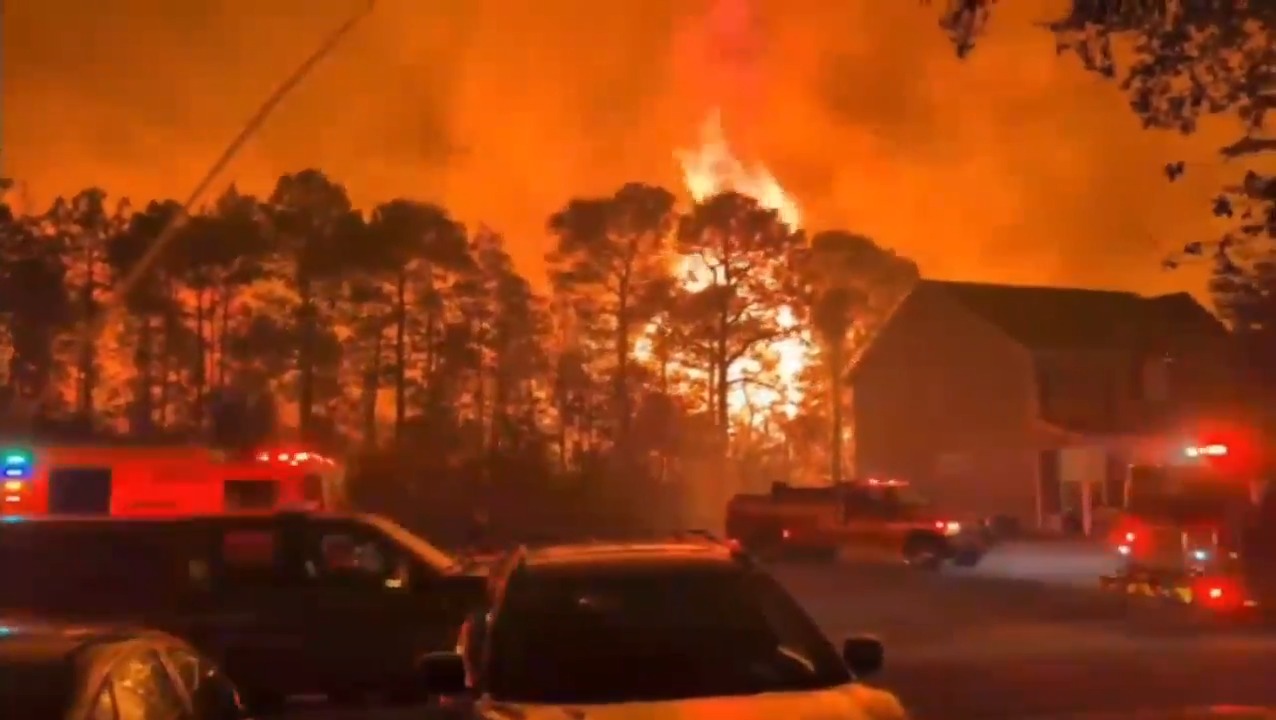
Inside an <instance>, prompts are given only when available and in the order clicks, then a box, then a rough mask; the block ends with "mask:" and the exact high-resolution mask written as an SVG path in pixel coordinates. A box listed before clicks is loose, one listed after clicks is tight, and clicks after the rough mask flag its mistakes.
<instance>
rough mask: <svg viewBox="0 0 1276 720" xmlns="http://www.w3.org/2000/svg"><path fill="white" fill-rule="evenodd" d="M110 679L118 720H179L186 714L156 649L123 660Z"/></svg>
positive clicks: (112, 671)
mask: <svg viewBox="0 0 1276 720" xmlns="http://www.w3.org/2000/svg"><path fill="white" fill-rule="evenodd" d="M110 678H111V683H112V689H113V690H114V692H115V705H116V709H117V711H118V713H119V720H178V719H179V718H182V717H184V716H185V714H186V707H185V704H184V702H183V700H182V695H181V693H180V692H179V691H178V689H177V686H176V685H175V684H174V683H173V678H172V676H170V675H169V674H168V670H167V669H166V668H165V667H164V662H163V660H161V659H160V656H159V653H157V652H155V651H154V650H151V649H148V650H145V651H140V652H137V653H134V654H132V655H130V656H129V657H126V658H124V659H122V660H121V661H120V662H119V663H116V665H115V666H114V667H113V668H111V674H110Z"/></svg>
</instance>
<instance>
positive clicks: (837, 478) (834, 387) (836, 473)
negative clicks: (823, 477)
mask: <svg viewBox="0 0 1276 720" xmlns="http://www.w3.org/2000/svg"><path fill="white" fill-rule="evenodd" d="M842 355H843V348H842V347H841V345H840V344H838V345H834V346H833V347H832V348H830V349H829V402H830V403H831V408H830V409H831V411H832V423H831V425H832V427H831V428H830V431H831V432H832V436H831V437H830V438H829V453H830V457H829V482H831V483H833V484H837V483H840V482H842Z"/></svg>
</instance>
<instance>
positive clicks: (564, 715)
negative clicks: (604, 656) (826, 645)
mask: <svg viewBox="0 0 1276 720" xmlns="http://www.w3.org/2000/svg"><path fill="white" fill-rule="evenodd" d="M477 715H478V716H479V717H481V718H483V719H484V720H649V719H650V720H655V719H656V718H659V719H660V720H683V719H684V718H685V719H686V720H691V719H692V718H731V720H778V719H779V718H784V720H905V719H906V718H907V717H908V714H907V713H906V712H905V711H904V708H903V706H902V705H901V704H900V702H899V699H898V698H896V697H895V696H894V695H892V694H891V693H889V692H887V691H885V690H879V689H877V688H873V687H869V686H867V685H860V684H854V685H845V686H842V687H838V688H832V689H829V690H819V691H814V692H800V693H766V694H763V695H747V696H741V697H721V698H703V699H695V700H676V701H667V702H640V703H625V704H615V705H577V706H570V707H564V706H548V705H513V704H506V703H490V704H486V706H484V707H482V708H481V710H480V712H479V713H477Z"/></svg>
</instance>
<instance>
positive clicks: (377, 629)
mask: <svg viewBox="0 0 1276 720" xmlns="http://www.w3.org/2000/svg"><path fill="white" fill-rule="evenodd" d="M302 550H303V557H304V561H303V562H304V565H305V568H306V570H305V572H306V577H307V588H308V590H307V594H306V602H305V610H306V612H307V613H308V614H309V620H308V622H309V624H310V626H311V628H312V629H313V633H312V635H311V636H310V644H309V650H308V655H309V657H310V658H311V659H312V660H313V661H314V662H315V664H316V665H317V667H319V668H321V670H320V672H321V675H322V683H323V687H324V689H325V690H333V691H338V692H346V691H365V690H368V689H372V688H385V687H387V686H394V685H395V684H396V683H403V682H412V674H413V668H414V666H415V664H416V661H417V659H418V658H419V656H420V655H421V654H423V653H424V652H425V651H426V650H428V649H438V648H439V647H440V643H441V640H440V637H439V635H440V632H441V628H440V623H439V617H440V615H441V613H442V610H443V608H442V607H441V606H440V604H439V598H438V597H436V596H435V593H432V592H431V587H432V586H434V585H435V583H436V582H437V580H438V579H437V578H435V577H432V576H431V574H430V573H428V572H427V571H426V569H425V568H424V567H423V566H422V565H420V564H419V563H416V562H414V561H413V558H412V557H411V556H410V554H409V553H407V552H406V551H405V550H404V549H403V548H402V547H400V546H399V545H398V544H397V543H395V542H393V541H392V540H391V539H390V538H389V537H387V536H386V535H385V534H383V533H381V532H379V531H378V530H377V529H376V528H375V527H372V526H370V525H367V524H364V523H360V522H357V521H355V520H353V519H344V518H333V519H313V518H312V519H310V520H308V521H307V522H306V523H305V531H304V534H303V542H302ZM451 642H452V643H453V644H454V643H455V632H453V633H452V636H451Z"/></svg>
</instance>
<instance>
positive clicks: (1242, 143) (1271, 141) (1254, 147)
mask: <svg viewBox="0 0 1276 720" xmlns="http://www.w3.org/2000/svg"><path fill="white" fill-rule="evenodd" d="M1218 152H1219V154H1220V155H1222V156H1223V157H1225V158H1227V159H1228V160H1233V159H1235V158H1238V157H1244V156H1249V155H1258V154H1261V153H1269V152H1276V138H1257V137H1251V136H1246V137H1243V138H1241V139H1240V140H1237V141H1236V142H1234V143H1232V144H1230V145H1224V146H1223V147H1221V148H1219V150H1218Z"/></svg>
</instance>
